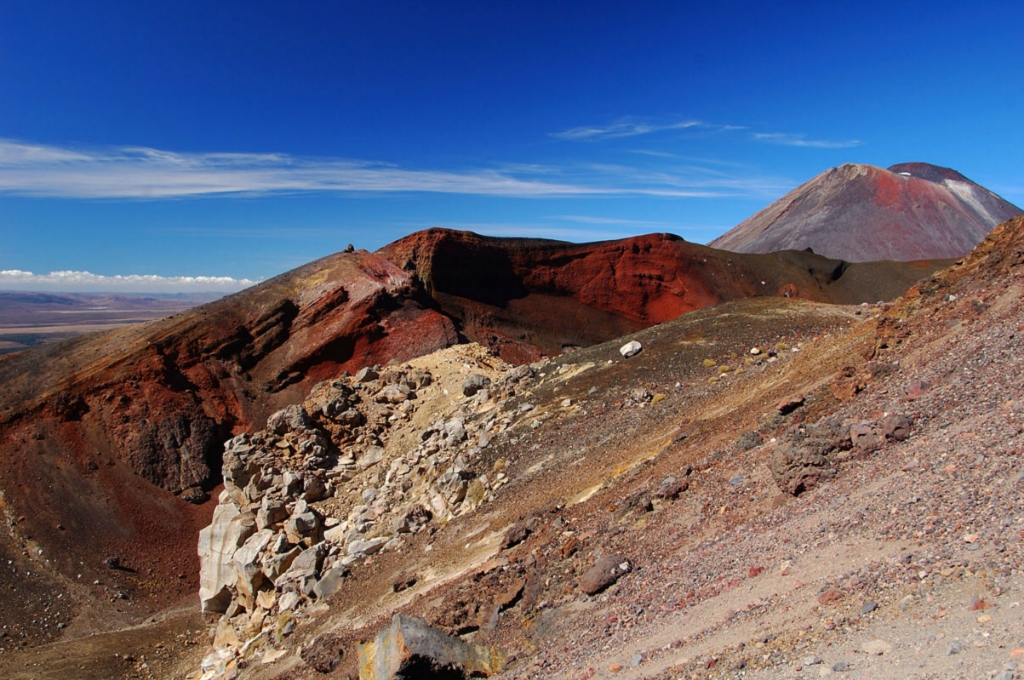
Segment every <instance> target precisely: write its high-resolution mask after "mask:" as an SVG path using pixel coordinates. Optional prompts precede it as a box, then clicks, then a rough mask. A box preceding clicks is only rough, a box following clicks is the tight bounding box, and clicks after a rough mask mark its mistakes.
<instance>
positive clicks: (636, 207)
mask: <svg viewBox="0 0 1024 680" xmlns="http://www.w3.org/2000/svg"><path fill="white" fill-rule="evenodd" d="M1021 25H1024V6H1022V5H1020V4H1018V3H1009V2H975V3H962V2H960V3H937V2H928V3H924V2H903V3H892V2H886V3H874V2H858V3H821V2H815V3H810V2H808V3H798V2H791V3H773V2H764V1H763V0H762V1H760V2H714V3H707V2H705V3H693V2H642V1H641V2H638V1H633V2H550V1H548V2H514V3H510V2H488V1H474V2H443V1H439V2H422V1H420V2H402V1H398V0H395V1H387V2H385V1H382V2H358V3H347V2H336V3H314V2H297V3H280V2H259V1H255V0H249V1H245V2H216V3H210V2H184V1H181V0H178V1H175V2H135V1H131V2H128V1H125V2H103V1H97V2H89V3H82V2H77V1H75V2H42V1H40V0H35V1H33V2H22V1H21V0H5V2H3V3H0V288H15V287H20V288H36V289H64V290H88V289H91V290H101V289H102V290H165V291H177V290H197V289H203V290H205V289H223V290H230V289H234V288H238V287H240V286H241V285H244V283H246V282H248V281H254V280H260V279H263V278H267V277H270V276H273V275H275V274H277V273H280V272H282V271H285V270H287V269H290V268H292V267H295V266H298V265H300V264H303V263H305V262H308V261H310V260H312V259H315V258H317V257H321V256H323V255H327V254H329V253H331V252H335V251H337V250H340V249H342V248H344V247H345V245H346V244H348V243H353V244H355V245H356V246H357V247H361V248H367V249H371V250H372V249H376V248H378V247H380V246H382V245H384V244H385V243H388V242H390V241H392V240H394V239H397V238H400V237H401V236H404V235H406V234H408V233H410V232H413V231H416V230H418V229H423V228H427V227H430V226H446V227H452V228H457V229H470V230H473V231H477V232H479V233H484V234H494V235H502V236H519V235H521V236H542V237H548V238H558V239H565V240H573V241H587V240H598V239H605V238H618V237H622V236H627V235H631V234H640V233H649V232H660V231H668V232H673V233H676V234H679V235H680V236H682V237H684V238H686V239H688V240H691V241H696V242H701V243H703V242H706V241H708V240H710V239H712V238H714V237H716V236H718V235H719V234H721V233H722V232H724V231H726V230H727V229H729V228H731V227H732V226H734V225H735V224H737V223H738V222H740V221H741V220H743V219H744V218H746V217H748V216H749V215H751V214H753V213H754V212H756V211H757V210H759V209H760V208H762V207H764V206H765V205H767V204H769V203H770V202H772V201H773V200H775V199H777V198H779V197H780V196H782V195H783V194H785V193H786V192H787V191H789V190H790V189H792V188H794V187H795V186H797V185H799V184H801V183H803V182H804V181H806V180H808V179H810V178H811V177H813V176H814V175H816V174H818V173H819V172H822V171H824V170H826V169H828V168H829V167H833V166H836V165H839V164H841V163H845V162H857V163H871V164H874V165H880V166H883V167H884V166H888V165H891V164H893V163H897V162H903V161H926V162H930V163H935V164H937V165H944V166H949V167H953V168H955V169H957V170H959V171H960V172H962V173H964V174H965V175H967V176H968V177H970V178H971V179H973V180H975V181H976V182H979V183H980V184H982V185H984V186H987V187H988V188H990V189H992V190H993V191H996V192H997V193H999V194H1001V195H1002V196H1003V197H1005V198H1007V199H1008V200H1010V201H1012V202H1014V203H1017V204H1018V205H1021V204H1024V167H1022V165H1021V162H1020V159H1021V158H1024V143H1022V134H1021V125H1020V123H1019V119H1020V115H1021V114H1020V112H1021V111H1022V110H1024V50H1022V49H1021V48H1020V42H1019V30H1020V26H1021ZM51 272H56V273H55V274H54V275H52V276H51V275H50V273H51ZM67 272H74V273H67ZM83 272H89V274H88V275H87V274H84V273H83ZM29 273H31V274H29ZM118 277H120V278H118ZM140 277H147V278H140Z"/></svg>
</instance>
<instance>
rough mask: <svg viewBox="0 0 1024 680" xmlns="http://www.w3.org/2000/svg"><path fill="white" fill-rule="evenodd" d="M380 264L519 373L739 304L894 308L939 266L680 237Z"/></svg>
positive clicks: (434, 237) (468, 240)
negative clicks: (887, 303) (787, 300)
mask: <svg viewBox="0 0 1024 680" xmlns="http://www.w3.org/2000/svg"><path fill="white" fill-rule="evenodd" d="M378 254H380V255H382V256H383V257H385V258H387V259H388V260H390V261H392V262H393V263H395V264H396V265H398V266H399V267H402V268H403V269H404V270H406V271H408V272H412V273H414V274H415V276H416V277H417V278H419V280H420V281H421V282H422V284H423V286H424V288H425V290H426V292H427V293H428V294H429V295H430V296H431V297H432V298H433V299H434V300H435V301H436V302H437V304H438V305H439V307H440V309H441V310H442V311H444V312H445V313H446V314H449V315H450V316H452V317H453V318H454V319H456V321H457V323H458V324H459V330H460V332H461V333H463V334H464V335H465V336H466V337H467V338H468V339H470V340H473V341H476V342H479V343H481V344H483V345H486V346H488V347H490V348H491V349H494V350H496V351H498V352H499V353H500V354H501V355H502V357H503V358H504V359H506V360H507V361H511V362H513V363H522V362H523V361H524V360H531V361H532V360H534V359H536V358H537V357H538V356H539V352H543V353H547V354H549V355H554V354H559V353H561V352H562V351H563V350H564V349H566V348H571V347H585V346H589V345H593V344H595V343H600V342H605V341H608V340H611V339H613V338H617V337H620V336H622V335H625V334H628V333H632V332H635V331H637V330H640V329H641V328H646V327H648V326H651V325H653V324H657V323H662V322H665V321H669V320H671V319H675V318H677V317H678V316H680V315H682V314H685V313H686V312H690V311H693V310H696V309H702V308H704V307H709V306H712V305H715V304H718V303H720V302H724V301H727V300H735V299H739V298H748V297H758V296H764V295H767V296H785V297H795V298H802V299H806V300H813V301H816V302H830V303H844V304H849V303H859V302H867V301H870V302H875V301H877V300H883V299H884V300H889V299H892V298H894V297H896V296H897V295H899V294H900V293H902V292H903V291H904V290H906V289H907V288H908V287H909V286H910V285H912V284H913V283H914V282H915V281H917V280H918V279H920V278H921V277H923V276H926V275H928V274H929V273H931V272H932V271H934V270H935V269H936V268H937V267H938V266H939V264H937V263H907V264H902V263H901V264H895V263H863V264H855V265H851V264H849V263H847V262H842V261H839V260H830V259H828V258H825V257H821V256H818V255H814V254H812V253H799V252H782V253H770V254H766V255H748V254H742V255H741V254H736V253H729V252H725V251H722V250H716V249H713V248H708V247H706V246H701V245H697V244H694V243H687V242H686V241H684V240H683V239H681V238H679V237H678V236H674V235H672V234H649V235H646V236H637V237H634V238H627V239H621V240H617V241H604V242H600V243H585V244H574V243H564V242H560V241H547V240H540V239H508V238H488V237H485V236H479V235H477V234H473V233H470V232H461V231H452V230H448V229H430V230H427V231H421V232H417V233H415V234H412V235H410V236H408V237H406V238H404V239H401V240H399V241H396V242H394V243H392V244H390V245H388V246H386V247H384V248H383V249H381V250H380V251H379V253H378Z"/></svg>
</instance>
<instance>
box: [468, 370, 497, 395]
mask: <svg viewBox="0 0 1024 680" xmlns="http://www.w3.org/2000/svg"><path fill="white" fill-rule="evenodd" d="M490 384H491V379H490V378H488V377H487V376H485V375H481V374H479V373H473V374H471V375H469V376H468V377H467V378H466V379H465V380H463V381H462V394H463V396H466V397H472V396H473V395H475V394H476V393H477V392H479V391H480V390H482V389H484V388H486V387H488V386H489V385H490Z"/></svg>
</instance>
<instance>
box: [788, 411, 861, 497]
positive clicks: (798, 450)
mask: <svg viewBox="0 0 1024 680" xmlns="http://www.w3.org/2000/svg"><path fill="white" fill-rule="evenodd" d="M852 446H853V444H852V442H851V440H850V429H849V428H847V427H844V426H843V424H842V423H840V422H839V421H837V420H835V419H831V418H830V419H827V420H825V421H823V422H821V423H815V424H812V425H805V426H797V427H792V428H790V429H789V430H787V431H786V434H785V436H784V437H783V438H782V441H780V442H779V445H778V446H777V447H776V449H775V452H774V453H773V454H772V456H771V458H770V459H769V461H768V469H769V470H771V473H772V476H773V477H774V479H775V483H776V484H778V485H779V488H780V489H782V490H783V491H785V492H786V493H789V494H792V495H794V496H797V495H799V494H801V493H803V492H804V491H807V490H808V489H811V488H814V487H815V486H817V485H818V484H820V483H821V482H822V481H823V480H824V479H827V478H830V477H832V476H834V475H835V473H836V470H835V466H836V464H837V462H838V460H837V459H838V458H839V455H838V454H839V453H840V452H842V451H848V450H849V449H850V448H852Z"/></svg>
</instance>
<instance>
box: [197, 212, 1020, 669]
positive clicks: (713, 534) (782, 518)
mask: <svg viewBox="0 0 1024 680" xmlns="http://www.w3.org/2000/svg"><path fill="white" fill-rule="evenodd" d="M1022 243H1024V221H1021V220H1018V221H1016V222H1014V223H1011V224H1009V225H1007V226H1006V227H1003V228H1001V229H999V230H997V231H996V232H994V233H993V234H992V235H991V236H990V237H989V238H988V239H987V240H986V241H985V242H984V243H983V244H982V245H981V246H979V248H978V249H977V250H976V251H975V253H974V254H972V256H971V257H970V258H968V259H967V260H965V261H964V262H962V263H960V264H958V265H956V266H954V267H952V268H951V269H949V270H947V271H945V272H942V273H941V274H939V275H937V276H935V277H933V278H932V279H930V280H929V281H927V282H925V283H923V284H922V285H921V286H920V287H918V288H915V289H913V290H912V291H911V292H910V293H908V295H906V296H905V297H904V298H902V299H901V300H900V301H898V302H897V303H896V304H893V305H881V306H870V305H869V306H862V307H857V308H854V309H847V310H838V309H834V310H832V311H831V312H830V313H831V314H832V316H831V317H830V318H828V321H827V322H826V317H821V316H818V317H816V318H814V320H813V321H812V322H810V323H809V324H808V325H807V326H805V327H804V329H803V330H802V331H800V330H797V329H798V328H799V324H795V323H794V320H795V318H798V317H794V318H790V319H788V320H787V321H786V322H785V323H780V324H779V325H778V328H779V329H781V328H787V329H788V332H786V333H782V334H778V335H773V332H774V327H773V326H772V324H773V321H772V319H771V314H774V313H777V311H778V310H776V311H774V312H769V313H768V315H767V316H760V317H759V316H757V314H758V313H764V312H767V311H768V310H767V309H762V310H760V312H759V311H758V310H757V309H756V306H755V305H753V304H752V303H742V304H737V303H732V304H730V305H726V306H724V307H722V308H719V309H717V310H714V312H706V313H705V312H702V313H698V315H697V316H700V315H704V314H706V315H707V317H706V318H707V319H712V318H713V319H715V321H716V324H715V325H714V326H713V327H714V328H715V330H716V333H717V336H716V340H715V341H714V342H710V341H707V340H701V339H699V336H697V335H695V331H696V329H697V328H700V327H701V326H700V324H701V323H702V322H701V321H700V320H698V319H693V318H688V319H686V321H687V323H686V324H681V323H673V324H664V325H662V326H660V327H656V328H652V329H650V330H648V331H645V332H643V333H641V334H638V335H637V336H635V338H634V339H635V340H637V341H639V342H640V343H641V345H642V351H641V352H639V353H636V354H634V355H632V356H631V357H630V358H628V359H627V358H625V357H624V356H623V354H624V353H623V354H620V353H619V351H618V350H619V346H620V345H621V343H619V342H617V343H615V344H614V345H612V346H602V347H597V348H592V349H590V350H580V351H579V352H575V353H572V354H570V355H566V356H565V357H560V358H559V359H557V360H553V361H549V362H545V363H543V364H538V365H537V366H535V367H533V368H532V370H533V371H534V374H535V375H534V377H533V379H532V381H531V382H530V384H529V385H528V387H527V389H526V390H524V392H523V393H522V394H521V395H519V394H517V395H516V397H510V398H507V400H506V404H505V406H503V407H502V408H503V409H508V412H510V413H518V412H519V406H517V403H516V402H517V401H520V403H521V399H522V398H527V397H528V399H529V401H528V402H526V403H528V404H530V405H531V407H532V408H531V409H530V410H529V413H531V414H533V413H538V416H543V415H547V416H548V417H533V416H532V415H531V416H530V417H529V418H525V419H521V420H520V421H518V422H511V421H510V423H509V425H510V427H509V429H508V431H507V432H506V434H508V440H507V441H501V440H500V439H499V440H496V441H495V442H494V443H493V444H492V445H491V446H489V447H488V449H487V450H485V451H483V452H482V453H483V455H484V457H485V459H486V457H487V456H496V455H500V456H501V457H502V459H503V460H504V461H506V467H503V469H505V470H510V476H509V477H508V478H507V479H508V483H507V484H506V485H504V488H499V489H497V490H495V491H494V493H493V497H489V499H488V501H487V503H486V505H485V506H480V507H479V508H477V509H476V511H473V512H470V511H467V512H465V513H462V512H456V513H452V516H451V518H450V519H449V520H448V522H445V523H443V524H438V525H437V529H438V531H437V532H436V533H433V534H432V533H431V532H430V531H429V529H428V530H426V531H424V530H420V531H419V532H416V533H410V534H408V535H407V540H408V541H409V544H408V547H407V548H403V550H404V552H398V550H399V549H398V548H397V547H394V546H393V549H394V551H393V552H391V551H388V550H385V551H382V552H380V553H378V554H377V555H374V556H372V557H369V558H364V557H362V556H357V559H356V560H355V561H353V562H351V563H350V564H349V565H348V567H349V569H350V571H349V574H348V576H347V577H346V582H345V584H344V585H343V586H342V588H341V589H340V590H339V591H338V593H336V594H335V595H334V596H333V597H328V598H325V599H324V600H325V601H324V602H319V601H316V598H306V599H304V597H303V596H301V595H300V596H298V598H297V599H298V600H300V601H304V602H305V604H304V605H302V606H300V607H299V608H298V609H297V610H296V616H295V618H294V619H290V620H292V621H295V622H296V623H295V626H294V628H293V629H292V630H291V634H290V635H287V636H279V637H277V638H273V640H274V641H273V645H272V648H271V647H267V646H259V645H256V644H255V643H254V644H253V645H252V646H251V647H250V648H249V649H248V650H247V652H251V653H252V656H251V657H250V659H253V661H250V662H243V663H238V661H236V662H235V663H236V666H235V668H236V669H237V672H238V673H240V674H241V675H242V677H275V676H286V677H317V676H316V673H319V672H323V671H322V669H324V668H327V667H328V666H330V672H331V673H334V674H335V675H337V676H338V677H344V674H345V673H346V672H351V673H354V672H355V671H354V670H350V671H345V670H344V669H345V668H347V667H348V668H351V666H346V664H348V663H350V661H351V659H352V656H353V649H354V646H355V642H357V641H359V640H369V639H370V638H372V637H373V636H374V635H375V634H376V632H377V631H379V630H382V629H383V628H384V627H386V621H387V620H390V616H391V613H393V612H395V611H406V612H409V613H410V614H413V615H416V616H422V617H423V618H424V619H425V620H426V621H427V622H429V623H430V624H431V625H433V626H435V627H437V628H438V629H440V630H443V631H445V632H447V633H449V634H453V635H461V636H464V637H468V638H471V639H473V640H474V642H477V641H479V642H483V643H485V644H492V645H495V646H496V647H498V648H500V649H502V650H503V651H504V653H505V654H506V655H507V658H508V663H507V670H505V671H504V674H505V675H506V676H507V677H510V678H540V677H545V678H549V677H573V678H576V677H585V678H590V677H605V678H613V677H614V678H618V677H624V678H641V677H645V678H666V679H667V678H677V677H737V676H745V677H768V678H775V677H794V676H795V677H809V676H808V674H810V676H823V675H827V674H832V673H843V672H848V671H849V672H857V671H859V672H861V673H867V674H869V675H873V676H875V677H894V676H899V677H913V676H922V677H960V676H962V675H963V674H968V675H971V674H974V675H980V674H981V673H988V672H989V671H990V670H991V671H992V673H991V676H992V677H995V676H996V675H999V674H1002V675H1001V677H1005V678H1012V677H1015V674H1016V666H1015V661H1014V659H1017V658H1019V656H1020V654H1021V653H1024V641H1022V640H1020V639H1019V638H1017V637H1014V634H1013V631H1014V630H1015V625H1016V623H1015V622H1019V621H1020V615H1019V609H1018V606H1019V605H1018V604H1016V599H1015V598H1018V593H1019V589H1020V587H1021V586H1022V585H1024V583H1022V582H1021V571H1020V570H1021V568H1022V564H1024V562H1022V558H1024V554H1022V544H1021V541H1020V537H1018V536H1017V533H1020V532H1019V531H1018V529H1019V528H1020V526H1021V522H1024V507H1022V506H1021V505H1020V495H1019V493H1018V488H1019V484H1020V483H1021V480H1022V479H1024V477H1022V476H1021V475H1020V474H1019V455H1020V451H1021V450H1024V448H1022V447H1024V439H1021V432H1022V431H1024V430H1022V429H1021V425H1020V423H1019V422H1018V421H1019V417H1020V413H1021V410H1020V404H1021V403H1024V394H1022V393H1021V390H1020V386H1019V385H1017V384H1016V383H1015V381H1014V380H1013V376H1014V375H1016V374H1017V371H1016V368H1017V364H1019V363H1020V361H1021V357H1022V356H1024V352H1021V350H1020V346H1019V340H1018V339H1017V337H1016V336H1017V335H1019V333H1020V329H1021V328H1024V325H1022V324H1024V309H1022V307H1021V304H1020V300H1021V299H1022V296H1021V290H1022V287H1024V278H1022V276H1024V273H1022V270H1021V268H1020V265H1021V264H1024V245H1021V244H1022ZM808 311H810V310H808V309H807V308H806V306H805V305H801V304H797V303H794V306H793V307H791V312H792V313H797V314H806V313H808ZM744 315H751V316H750V317H748V318H744ZM812 316H813V315H812ZM755 319H756V321H755ZM809 320H810V319H809ZM710 327H712V326H707V327H705V328H710ZM465 368H466V370H467V372H469V371H473V370H474V368H473V367H465ZM581 369H582V370H581ZM609 378H610V380H609ZM620 378H622V379H624V380H623V381H622V382H620ZM499 379H500V378H499ZM462 380H464V377H463V378H462ZM492 380H493V379H492ZM459 384H461V381H460V383H459ZM598 385H600V387H598ZM588 386H589V387H588ZM380 389H381V386H380V385H376V386H375V387H374V390H376V392H379V390H380ZM470 389H472V388H470ZM376 392H375V393H376ZM474 398H475V397H463V399H470V400H471V399H474ZM556 405H557V406H556ZM502 412H503V411H502ZM597 423H602V424H601V425H600V426H597ZM619 430H621V431H624V435H625V436H624V437H615V436H612V437H611V438H607V437H608V435H609V434H610V433H612V432H615V431H619ZM601 433H603V434H604V437H605V438H604V439H602V438H601ZM737 433H743V434H742V436H738V435H737ZM589 435H598V438H597V439H590V438H589ZM581 449H582V451H581ZM580 454H582V458H577V456H578V455H580ZM353 459H354V460H355V459H357V457H355V456H353ZM583 459H585V460H586V461H587V465H586V466H573V465H572V464H571V461H574V460H583ZM396 460H397V459H396ZM495 460H496V459H495ZM545 461H550V462H549V463H547V465H544V464H543V463H544V462H545ZM556 461H557V462H556ZM539 464H540V467H539V468H538V465H539ZM509 466H510V467H509ZM486 469H491V468H489V467H487V468H486ZM540 479H543V480H544V483H543V485H542V486H538V481H539V480H540ZM595 481H597V482H598V483H597V484H596V486H595V485H594V482H595ZM780 492H781V493H780ZM296 502H297V501H296ZM513 507H514V508H516V510H512V508H513ZM346 519H350V517H346ZM354 519H358V518H354ZM481 523H482V527H483V528H481ZM428 525H429V523H428ZM481 531H482V532H483V534H481V533H480V532H481ZM353 538H354V537H353ZM382 538H383V537H382ZM389 540H390V539H389ZM466 541H468V542H466ZM463 544H465V553H463V554H459V553H458V552H453V550H454V549H455V548H456V547H458V548H459V549H460V551H461V549H462V546H463ZM427 546H431V547H432V548H433V550H432V551H430V552H429V553H423V552H422V551H423V549H424V548H425V547H427ZM471 546H472V547H471ZM480 551H483V552H480ZM343 552H347V551H342V550H340V549H339V550H338V552H337V553H336V556H337V555H343ZM467 553H468V554H467ZM429 554H436V555H437V559H438V560H439V561H440V562H441V563H445V564H448V565H449V571H448V572H447V574H446V575H445V576H444V577H442V578H438V577H436V576H434V577H431V576H428V574H430V569H429V568H427V567H425V563H424V562H423V559H424V555H429ZM342 559H343V558H342ZM425 559H426V560H427V563H430V560H431V559H432V558H430V557H426V558H425ZM381 583H384V584H387V585H386V588H385V587H382V586H381V585H380V584H381ZM307 585H308V582H307ZM385 589H386V591H387V592H386V593H385V592H384V591H385ZM367 590H369V591H372V592H362V594H360V592H361V591H367ZM407 594H408V595H407ZM367 607H368V608H369V609H370V610H371V611H372V612H375V613H374V614H370V613H369V612H367V613H364V615H363V616H356V617H354V618H353V617H352V613H353V608H356V609H359V608H367ZM236 614H237V615H236V616H235V617H228V618H227V621H228V622H229V623H230V622H231V621H233V620H234V619H238V621H237V622H236V623H241V622H244V621H245V620H246V616H247V614H245V613H241V610H239V611H238V612H236ZM286 618H287V617H286ZM222 621H223V619H222ZM277 621H280V619H279V618H278V619H277ZM226 625H228V624H225V623H222V624H221V626H226ZM231 625H234V624H231ZM270 628H273V626H270ZM1016 630H1019V628H1016ZM917 631H921V632H920V634H918V633H917ZM346 641H347V642H346ZM288 650H294V652H289V651H288ZM327 650H334V651H333V652H328V651H327ZM282 651H283V652H284V654H283V655H282V654H280V652H282ZM257 653H258V654H260V655H266V654H268V653H269V654H270V656H259V657H258V658H260V659H261V660H262V661H267V662H268V663H266V664H263V663H256V662H255V659H256V658H257V656H256V654H257ZM325 655H326V659H327V660H328V661H329V662H328V663H325ZM332 664H333V665H332ZM211 670H213V669H211ZM364 677H370V676H364Z"/></svg>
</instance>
